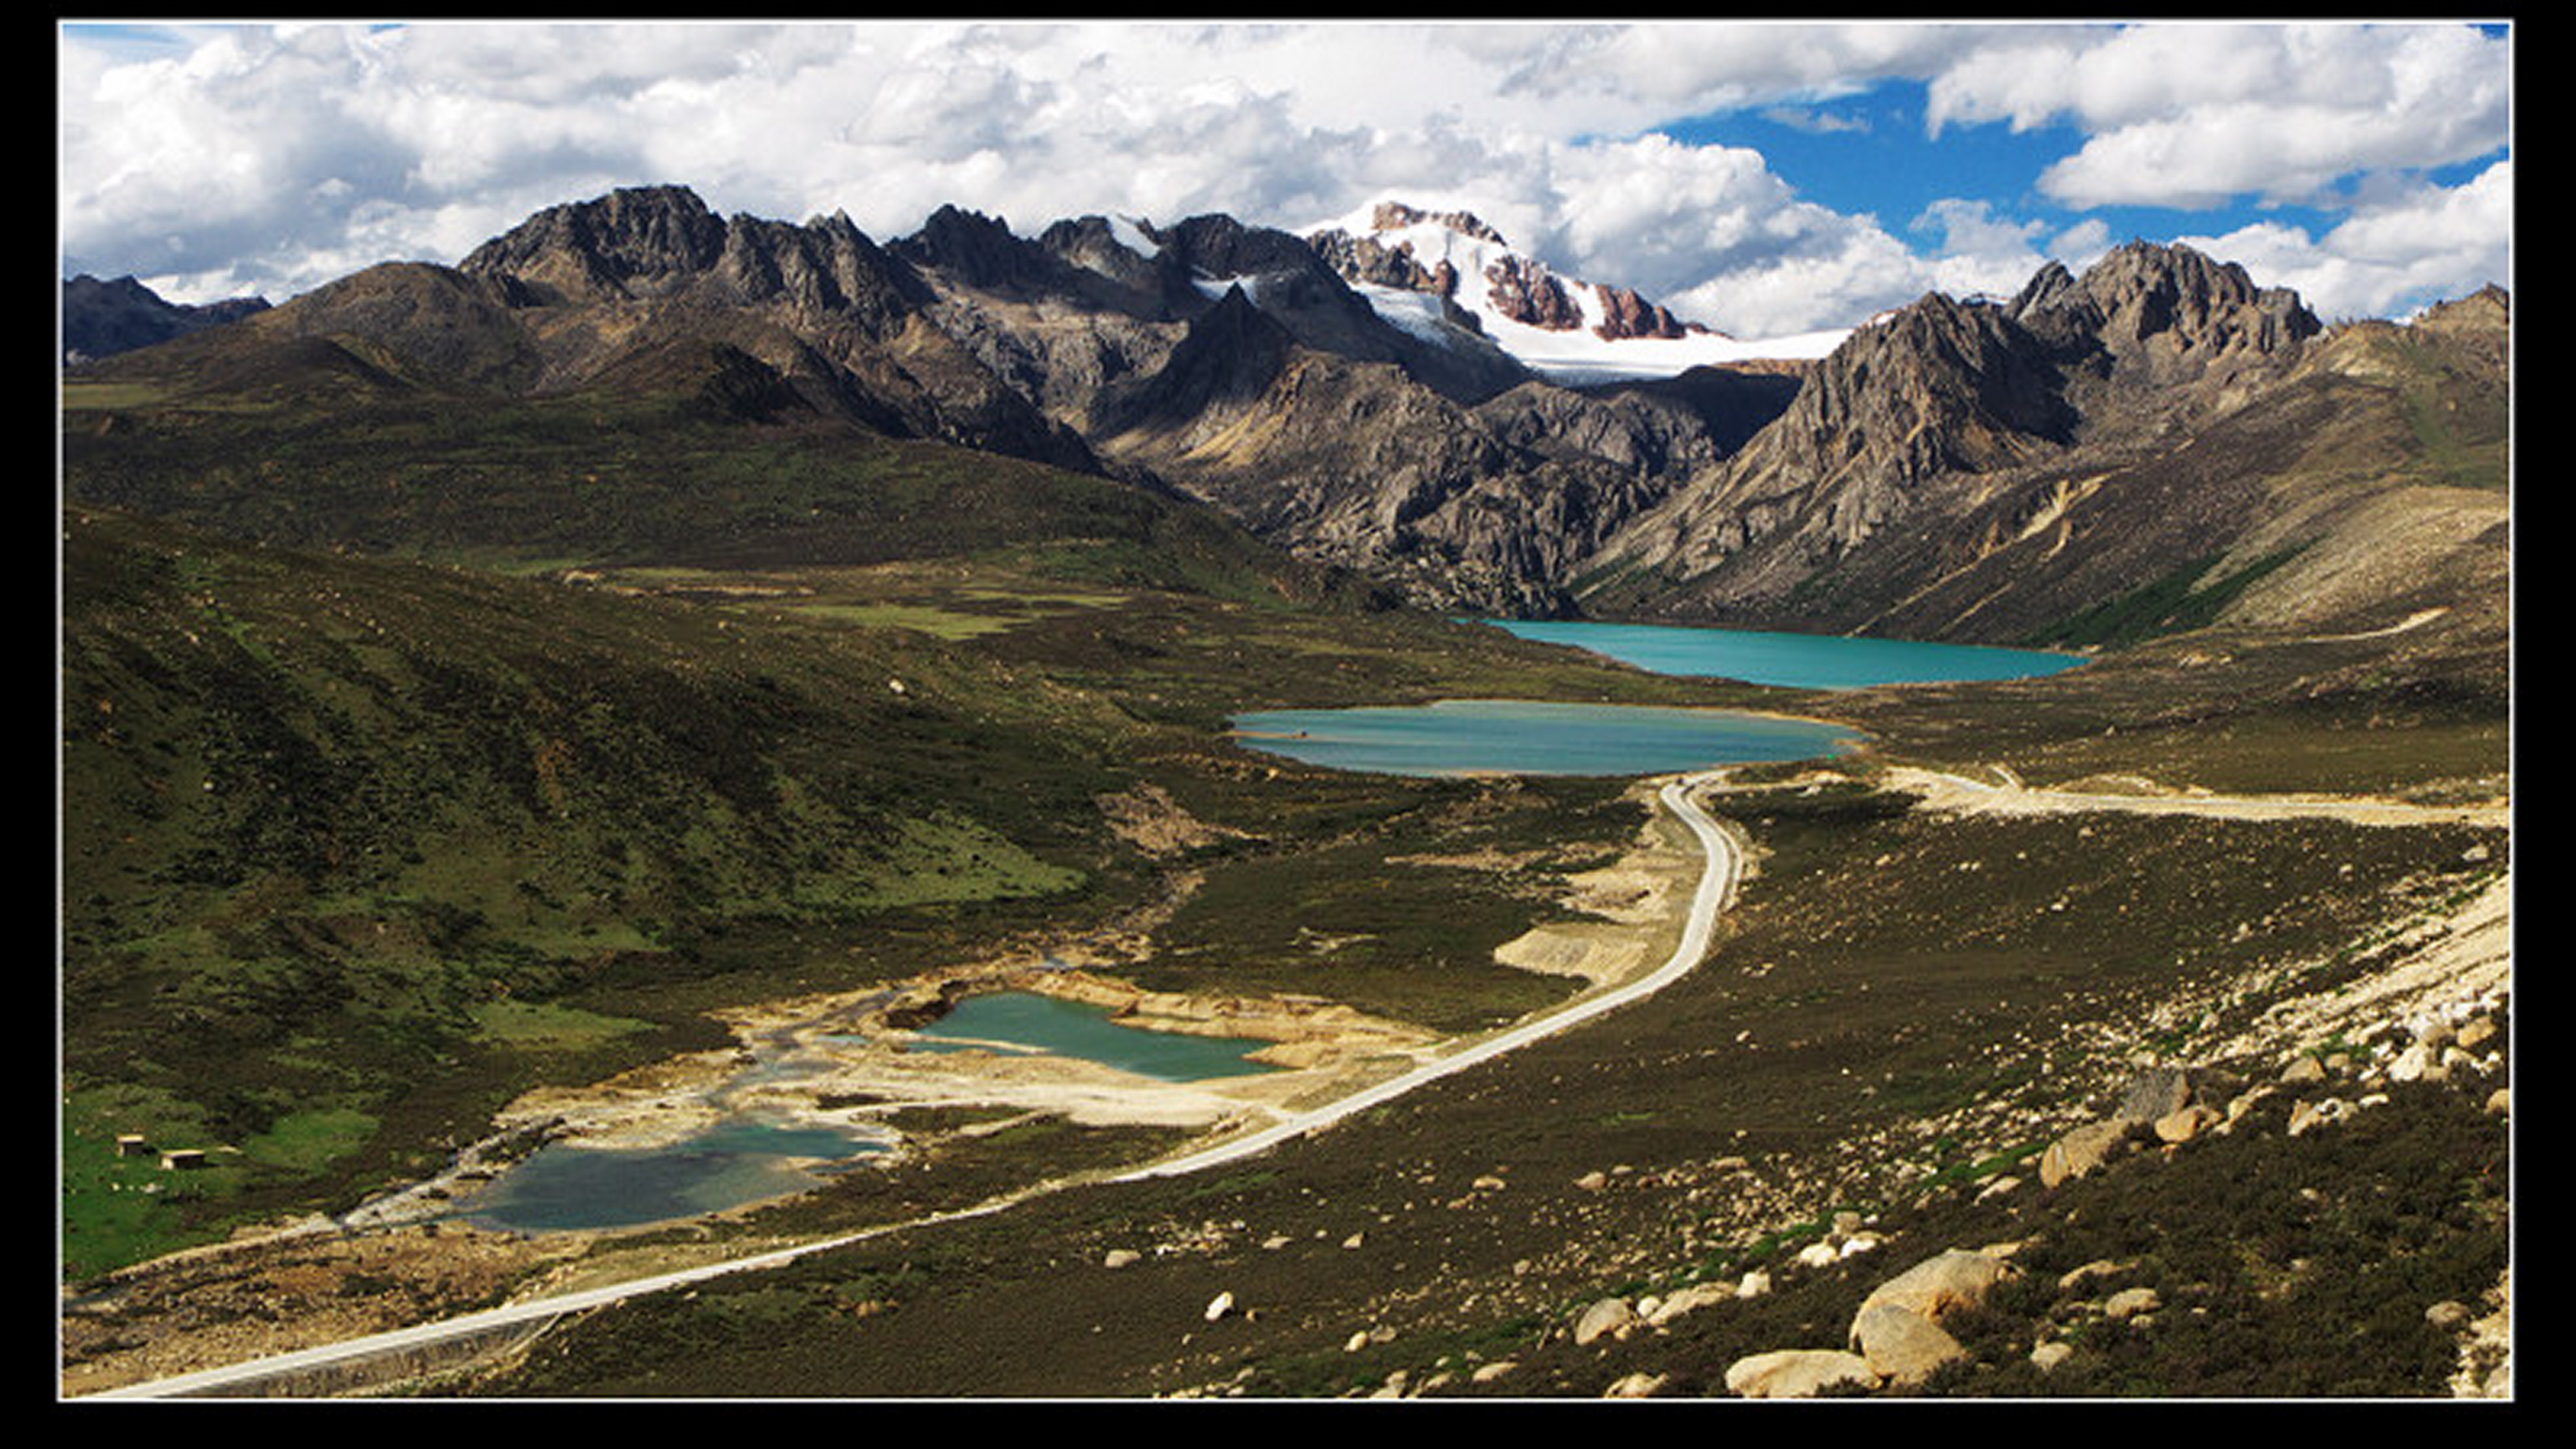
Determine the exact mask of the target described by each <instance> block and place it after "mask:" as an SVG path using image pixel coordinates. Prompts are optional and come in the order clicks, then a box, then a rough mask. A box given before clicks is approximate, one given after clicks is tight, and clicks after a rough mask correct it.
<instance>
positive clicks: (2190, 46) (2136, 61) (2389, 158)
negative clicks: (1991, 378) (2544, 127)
mask: <svg viewBox="0 0 2576 1449" xmlns="http://www.w3.org/2000/svg"><path fill="white" fill-rule="evenodd" d="M2506 51H2507V42H2505V41H2503V40H2497V39H2490V38H2488V37H2487V36H2485V35H2484V34H2482V33H2480V32H2479V31H2477V30H2475V29H2472V28H2470V27H2466V26H2423V25H2406V26H2365V25H2344V24H2324V25H2260V26H2257V25H2240V24H2225V23H2216V24H2205V25H2157V26H2140V27H2134V28H2128V29H2120V30H2114V31H2107V32H2106V31H2099V30H2090V31H2073V32H2065V31H2057V32H2049V33H2045V34H2032V35H2026V36H2021V37H2018V38H2008V39H2007V40H2006V41H2005V42H2003V43H2001V44H1998V45H1997V46H1995V47H1994V48H1992V49H1990V50H1985V51H1982V52H1980V53H1978V54H1975V55H1973V56H1970V57H1967V58H1965V59H1963V60H1961V61H1960V62H1958V63H1956V64H1954V65H1952V66H1950V67H1949V68H1947V69H1945V70H1944V71H1942V72H1941V73H1940V74H1939V75H1938V76H1936V77H1935V78H1934V79H1933V80H1932V82H1931V84H1930V103H1929V107H1928V110H1927V114H1926V119H1927V122H1928V123H1929V124H1930V125H1931V126H1932V127H1933V129H1934V130H1935V131H1936V132H1937V131H1938V130H1939V129H1940V128H1942V127H1945V126H1951V125H1960V124H1976V123H1981V122H1993V121H2003V122H2008V123H2009V124H2010V125H2012V126H2013V127H2014V128H2015V129H2017V130H2028V129H2031V128H2033V127H2037V126H2041V125H2046V124H2050V123H2055V122H2065V123H2069V124H2072V125H2074V126H2076V127H2077V128H2079V129H2080V130H2082V131H2083V132H2084V133H2086V135H2087V136H2088V138H2089V139H2087V140H2086V141H2085V143H2084V145H2083V147H2082V148H2081V149H2080V150H2079V151H2077V152H2076V154H2074V155H2073V156H2070V157H2068V158H2066V159H2065V160H2063V161H2060V162H2058V163H2057V164H2055V165H2053V166H2051V167H2050V168H2048V170H2047V171H2046V172H2045V173H2043V175H2042V176H2041V178H2040V182H2039V184H2040V188H2041V189H2042V190H2043V191H2045V192H2047V193H2048V194H2049V195H2051V196H2054V197H2056V198H2058V199H2059V200H2062V201H2065V202H2068V203H2070V204H2073V205H2079V206H2101V205H2115V204H2131V205H2134V204H2152V205H2160V206H2182V207H2198V206H2207V205H2211V204H2214V203H2216V202H2218V201H2222V200H2225V199H2227V198H2230V197H2234V196H2239V195H2255V196H2261V197H2264V198H2266V199H2269V200H2274V201H2293V200H2306V199H2311V198H2313V197H2315V196H2316V195H2318V194H2319V193H2321V192H2322V191H2323V190H2325V189H2326V188H2328V187H2330V186H2332V185H2334V184H2335V183H2336V182H2338V181H2339V180H2340V179H2341V178H2344V177H2347V176H2350V175H2352V174H2354V173H2356V172H2366V171H2376V170H2385V169H2389V168H2426V167H2435V166H2443V165H2449V164H2453V163H2457V162H2463V161H2470V160H2474V159H2476V158H2477V157H2480V156H2483V155H2486V154H2488V153H2490V152H2492V151H2494V150H2496V149H2497V148H2499V147H2501V146H2503V145H2505V144H2506V142H2507V141H2508V140H2509V139H2510V135H2511V107H2510V102H2511V99H2512V91H2511V70H2510V67H2509V66H2508V65H2507V64H2506V59H2505V57H2506Z"/></svg>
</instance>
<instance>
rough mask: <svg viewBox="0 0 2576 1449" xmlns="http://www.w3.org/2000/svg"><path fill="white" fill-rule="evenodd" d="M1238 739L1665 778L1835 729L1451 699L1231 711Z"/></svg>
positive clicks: (1764, 755)
mask: <svg viewBox="0 0 2576 1449" xmlns="http://www.w3.org/2000/svg"><path fill="white" fill-rule="evenodd" d="M1234 728H1235V731H1236V734H1237V743H1239V744H1241V745H1243V746H1245V747H1246V748H1249V749H1255V750H1262V751H1266V752H1268V753H1271V754H1276V755H1285V756H1287V757H1289V758H1290V759H1294V760H1300V761H1303V762H1305V763H1307V764H1310V765H1323V766H1327V767H1330V768H1333V769H1342V770H1363V771H1368V772H1371V773H1375V774H1389V775H1466V774H1503V775H1664V774H1675V773H1679V772H1682V771H1685V770H1699V769H1706V768H1708V767H1710V766H1713V765H1743V764H1756V763H1762V762H1766V761H1778V760H1806V759H1816V758H1821V757H1824V756H1828V755H1834V754H1838V753H1841V752H1842V751H1843V750H1845V749H1847V748H1849V747H1850V745H1851V744H1852V742H1853V741H1855V740H1856V739H1857V738H1859V737H1858V736H1857V735H1856V734H1855V733H1854V732H1853V731H1852V730H1851V729H1849V728H1848V727H1846V726H1843V725H1836V724H1828V723H1824V722H1821V721H1817V720H1803V719H1789V718H1785V717H1782V716H1778V715H1763V714H1749V713H1746V712H1744V711H1741V710H1727V709H1665V708H1656V707H1652V706H1644V705H1610V704H1553V703H1547V702H1542V701H1534V700H1509V699H1454V700H1442V701H1440V702H1439V703H1437V704H1427V705H1389V706H1383V707H1366V708H1358V709H1274V710H1257V711H1254V712H1252V713H1249V714H1242V715H1237V716H1235V719H1234Z"/></svg>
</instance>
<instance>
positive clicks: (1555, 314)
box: [1304, 201, 1850, 383]
mask: <svg viewBox="0 0 2576 1449" xmlns="http://www.w3.org/2000/svg"><path fill="white" fill-rule="evenodd" d="M1304 235H1305V237H1306V239H1307V242H1308V244H1309V245H1311V246H1313V247H1314V248H1315V250H1316V252H1317V253H1318V254H1319V255H1321V256H1323V257H1325V258H1326V259H1327V260H1329V261H1331V262H1332V263H1333V265H1334V266H1335V268H1336V269H1337V270H1339V271H1340V272H1341V274H1342V276H1343V278H1344V280H1345V281H1347V282H1348V283H1349V284H1350V285H1351V287H1352V289H1353V290H1355V291H1357V292H1358V293H1359V294H1360V295H1361V296H1362V297H1364V298H1366V299H1367V300H1368V302H1369V305H1370V306H1372V307H1374V308H1375V309H1376V310H1377V312H1378V314H1379V315H1380V316H1382V317H1384V318H1385V319H1386V320H1387V321H1388V322H1390V323H1392V324H1393V325H1395V326H1398V327H1401V328H1404V329H1405V330H1406V331H1408V332H1410V333H1412V334H1413V335H1415V336H1417V337H1422V338H1425V339H1428V340H1433V341H1443V342H1454V341H1457V340H1459V333H1460V332H1461V331H1462V330H1464V331H1472V332H1481V333H1482V334H1483V335H1484V336H1485V337H1486V338H1488V339H1490V340H1491V341H1492V342H1493V343H1495V344H1496V345H1498V346H1500V347H1501V348H1502V349H1503V350H1504V351H1505V352H1507V353H1510V354H1511V355H1512V356H1513V357H1516V358H1518V359H1519V360H1520V361H1521V362H1522V363H1523V364H1525V365H1527V366H1528V367H1529V368H1531V369H1532V370H1533V371H1535V372H1538V373H1539V374H1541V375H1542V376H1545V377H1547V378H1549V379H1551V380H1553V381H1557V382H1564V383H1584V382H1607V381H1616V380H1621V379H1630V378H1647V377H1672V376H1677V375H1679V374H1680V373H1683V372H1686V371H1688V370H1689V369H1691V368H1693V367H1697V366H1701V365H1704V364H1729V363H1744V362H1750V361H1756V360H1763V359H1794V360H1813V359H1816V358H1820V357H1823V356H1825V355H1826V354H1827V353H1830V352H1832V351H1833V350H1834V348H1835V347H1836V346H1837V345H1839V344H1840V343H1841V342H1842V340H1843V339H1844V338H1845V337H1847V336H1849V335H1850V332H1849V330H1848V329H1836V330H1832V331H1824V332H1813V333H1806V334H1802V335H1799V336H1795V337H1779V338H1765V339H1756V340H1750V341H1748V340H1744V339H1739V338H1735V337H1730V336H1728V335H1726V334H1725V333H1722V332H1716V331H1712V330H1710V329H1708V328H1706V327H1703V326H1701V325H1699V324H1698V323H1695V322H1684V321H1682V320H1680V319H1679V318H1676V317H1675V316H1673V314H1672V313H1671V312H1670V311H1669V310H1667V309H1665V308H1664V307H1662V306H1659V305H1657V304H1655V303H1653V302H1650V301H1648V300H1646V299H1645V298H1643V297H1641V296H1639V295H1638V294H1637V293H1636V292H1634V291H1632V290H1630V289H1627V288H1624V287H1615V286H1610V285H1606V284H1603V283H1598V282H1591V281H1585V280H1582V279H1579V278H1574V277H1566V276H1560V275H1558V274H1557V272H1556V271H1555V270H1554V269H1553V268H1551V267H1549V266H1548V265H1547V263H1545V262H1544V261H1541V260H1539V259H1537V258H1535V257H1533V256H1530V255H1529V254H1528V253H1526V252H1522V251H1520V250H1518V249H1516V248H1515V247H1513V246H1512V245H1511V244H1510V243H1509V242H1508V241H1506V240H1505V239H1504V238H1503V236H1502V234H1501V233H1499V232H1497V231H1495V230H1494V228H1493V227H1491V226H1489V225H1487V224H1486V223H1485V222H1483V221H1482V220H1480V219H1479V218H1477V217H1476V216H1475V215H1474V214H1473V213H1470V212H1464V211H1452V212H1439V213H1434V212H1427V211H1424V210H1421V209H1420V208H1417V207H1414V206H1410V205H1407V204H1406V203H1404V202H1401V201H1381V202H1378V203H1376V204H1375V205H1372V206H1368V207H1364V208H1362V209H1360V210H1358V211H1355V212H1352V213H1351V214H1349V215H1347V216H1344V217H1342V218H1340V219H1338V220H1335V221H1330V222H1325V223H1323V224H1321V225H1317V226H1313V227H1309V228H1307V229H1306V231H1305V232H1304Z"/></svg>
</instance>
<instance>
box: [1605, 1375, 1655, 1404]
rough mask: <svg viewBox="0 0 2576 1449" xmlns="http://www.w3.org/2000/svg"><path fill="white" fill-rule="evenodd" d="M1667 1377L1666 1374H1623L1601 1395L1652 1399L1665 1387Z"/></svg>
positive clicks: (1608, 1397) (1618, 1397)
mask: <svg viewBox="0 0 2576 1449" xmlns="http://www.w3.org/2000/svg"><path fill="white" fill-rule="evenodd" d="M1665 1377H1666V1376H1665V1375H1663V1374H1650V1373H1633V1374H1627V1375H1624V1376H1622V1377H1621V1378H1620V1379H1619V1380H1618V1381H1617V1382H1615V1383H1613V1384H1611V1385H1610V1387H1609V1388H1607V1389H1604V1390H1603V1391H1602V1393H1601V1397H1603V1398H1605V1399H1651V1398H1653V1397H1654V1396H1655V1395H1656V1393H1657V1392H1658V1391H1660V1390H1661V1389H1662V1388H1663V1386H1664V1382H1665Z"/></svg>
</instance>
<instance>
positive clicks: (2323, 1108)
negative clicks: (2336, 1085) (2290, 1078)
mask: <svg viewBox="0 0 2576 1449" xmlns="http://www.w3.org/2000/svg"><path fill="white" fill-rule="evenodd" d="M2351 1112H2352V1108H2351V1106H2350V1105H2349V1104H2347V1103H2346V1102H2345V1101H2344V1100H2343V1099H2342V1098H2340V1097H2328V1098H2326V1099H2325V1100H2323V1101H2321V1102H2297V1103H2293V1104H2292V1105H2291V1107H2290V1135H2291V1136H2293V1137H2296V1136H2299V1135H2300V1134H2301V1133H2304V1132H2306V1131H2308V1130H2309V1129H2311V1128H2315V1127H2322V1126H2324V1125H2326V1124H2327V1123H2329V1122H2340V1121H2342V1120H2343V1119H2344V1118H2345V1117H2347V1116H2349V1115H2350V1114H2351Z"/></svg>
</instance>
